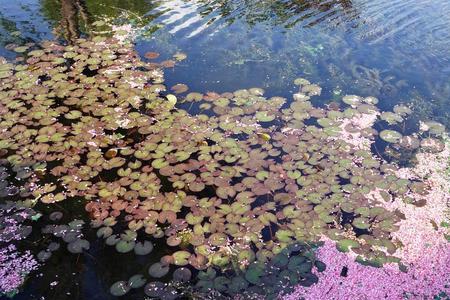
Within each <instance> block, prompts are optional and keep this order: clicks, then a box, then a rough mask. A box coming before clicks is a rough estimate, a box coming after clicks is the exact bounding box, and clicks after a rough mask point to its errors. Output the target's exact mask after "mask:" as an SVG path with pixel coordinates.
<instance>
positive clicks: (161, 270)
mask: <svg viewBox="0 0 450 300" xmlns="http://www.w3.org/2000/svg"><path fill="white" fill-rule="evenodd" d="M167 273H169V266H168V265H163V264H162V263H160V262H157V263H154V264H153V265H151V266H150V268H149V269H148V274H150V276H152V277H154V278H161V277H164V276H166V274H167Z"/></svg>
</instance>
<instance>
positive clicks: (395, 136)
mask: <svg viewBox="0 0 450 300" xmlns="http://www.w3.org/2000/svg"><path fill="white" fill-rule="evenodd" d="M380 138H381V139H382V140H384V141H386V142H388V143H397V142H398V141H399V140H400V139H401V138H402V135H401V133H399V132H397V131H394V130H383V131H381V132H380Z"/></svg>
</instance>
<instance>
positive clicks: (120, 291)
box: [109, 281, 130, 297]
mask: <svg viewBox="0 0 450 300" xmlns="http://www.w3.org/2000/svg"><path fill="white" fill-rule="evenodd" d="M129 291H130V286H129V285H128V284H127V282H125V281H117V282H115V283H114V284H113V285H111V287H110V288H109V292H110V293H111V295H113V296H115V297H121V296H123V295H125V294H126V293H128V292H129Z"/></svg>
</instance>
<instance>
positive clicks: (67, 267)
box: [0, 0, 450, 300]
mask: <svg viewBox="0 0 450 300" xmlns="http://www.w3.org/2000/svg"><path fill="white" fill-rule="evenodd" d="M105 19H107V20H110V21H111V20H113V21H116V22H118V23H123V24H126V23H131V24H133V27H135V28H138V29H139V35H138V36H137V38H136V40H135V42H136V45H135V47H136V50H137V51H138V53H139V54H141V55H142V56H143V57H144V55H145V53H147V52H149V51H154V52H158V53H159V54H160V56H159V57H158V61H162V60H168V59H171V58H172V57H173V55H174V54H176V53H180V52H181V53H184V54H186V56H187V58H186V59H184V60H182V61H180V62H179V63H177V64H176V66H175V67H174V68H166V69H165V70H164V78H165V84H166V86H168V87H171V86H173V85H175V84H178V83H183V84H186V85H187V86H188V87H189V90H190V91H198V92H201V93H206V92H217V93H224V92H229V91H231V92H232V91H235V90H239V89H247V88H252V87H260V88H263V89H264V90H265V96H267V97H271V96H282V97H286V98H287V99H288V103H290V102H291V101H292V99H291V98H292V94H293V93H295V92H296V91H297V89H298V86H297V85H294V80H295V79H296V78H299V77H302V78H306V79H308V80H309V81H311V82H313V83H317V84H318V85H320V87H322V93H321V95H320V96H319V97H316V98H314V100H313V104H314V105H316V106H321V107H323V106H324V105H325V104H329V103H331V102H340V99H341V98H342V96H343V95H346V94H355V95H361V96H362V97H368V96H374V97H377V98H378V99H379V101H380V103H379V104H378V107H379V108H380V109H382V110H391V109H392V108H393V107H394V106H395V105H398V104H406V105H407V106H408V107H410V108H411V109H412V113H413V116H414V118H416V119H421V120H435V121H439V122H441V123H443V124H445V125H446V126H447V128H448V126H449V125H450V118H449V116H450V80H449V78H450V31H449V30H448V29H449V28H450V1H448V0H393V1H388V0H353V1H352V0H309V1H308V0H297V1H281V0H275V1H272V0H270V1H269V0H248V1H242V0H230V1H227V0H193V1H183V0H167V1H149V0H148V1H145V0H129V1H120V0H104V1H101V0H77V1H69V0H23V1H7V0H0V56H4V57H6V58H8V59H14V57H15V56H16V53H15V52H14V51H12V50H11V48H10V47H8V46H7V45H8V44H11V43H15V44H23V43H26V42H40V41H42V40H46V39H54V38H57V39H60V40H61V41H63V42H64V41H65V40H71V39H75V38H77V37H79V36H87V35H89V33H90V32H91V31H92V28H93V26H92V24H93V23H94V22H95V21H98V20H105ZM143 59H144V58H143ZM144 60H145V59H144ZM187 107H188V106H187ZM194 110H198V108H197V106H194ZM0 120H1V116H0ZM381 146H382V147H384V145H383V144H381ZM278 159H279V158H278ZM84 206H85V204H84V202H83V201H82V199H78V200H77V201H74V202H72V203H70V204H67V203H65V204H64V205H63V204H61V207H60V209H61V210H62V211H64V218H63V219H62V220H61V224H66V223H68V222H70V221H71V220H73V219H83V220H85V221H86V222H87V221H88V220H89V218H88V216H86V214H85V213H84ZM43 209H44V208H43ZM49 211H50V210H49ZM347 217H349V218H351V219H353V216H347ZM38 222H42V224H40V225H39V226H41V225H42V226H43V224H44V223H43V222H44V221H42V220H39V221H38ZM85 227H86V228H87V227H88V226H87V225H85ZM95 234H96V233H95V231H92V230H91V231H89V230H87V229H86V231H85V235H86V236H87V237H89V238H86V239H88V240H91V241H92V240H96V239H95ZM266 234H267V233H266ZM359 234H361V233H359ZM33 235H34V236H33V240H34V241H40V237H39V233H33ZM36 243H37V242H36ZM30 247H33V245H30ZM169 252H170V249H167V248H166V247H162V246H161V247H157V246H155V250H154V251H153V252H152V253H151V255H150V256H148V255H147V256H145V257H142V258H136V257H135V256H134V255H133V254H118V253H117V252H116V251H115V250H114V249H111V248H108V247H105V246H104V243H103V241H98V240H97V241H96V242H93V243H91V245H90V249H89V251H88V252H86V253H85V254H84V255H70V254H68V253H67V251H62V252H55V254H54V255H53V256H52V258H51V260H49V261H48V262H47V263H46V265H45V266H44V267H43V268H42V269H40V270H39V271H38V275H37V278H36V279H33V280H30V281H28V282H27V284H26V286H25V288H24V290H22V291H21V293H19V294H18V295H16V296H15V297H14V299H18V300H19V299H20V300H22V299H24V300H25V299H27V300H28V299H49V300H50V299H55V300H56V299H58V300H60V299H61V300H62V299H92V300H94V299H116V297H113V296H112V295H111V294H110V293H109V288H110V286H111V284H112V283H114V282H116V281H118V280H126V279H127V278H129V277H130V276H131V275H133V274H137V273H146V272H147V269H148V267H149V266H150V265H152V264H153V263H155V262H157V261H159V259H160V257H161V256H163V255H165V254H168V253H169ZM163 279H165V280H168V278H167V277H165V278H163ZM0 297H1V296H0ZM144 297H145V295H144V294H143V292H142V289H141V290H133V291H132V292H131V293H129V294H127V296H126V297H124V299H144ZM212 299H214V297H213V298H212Z"/></svg>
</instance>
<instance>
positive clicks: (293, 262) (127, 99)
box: [0, 32, 445, 295]
mask: <svg viewBox="0 0 450 300" xmlns="http://www.w3.org/2000/svg"><path fill="white" fill-rule="evenodd" d="M126 35H127V32H125V33H121V36H120V37H119V38H118V39H117V38H115V37H108V38H106V37H99V36H98V37H94V38H93V39H77V40H75V41H74V44H73V45H60V44H58V43H56V42H44V43H42V44H41V45H31V44H29V45H26V46H21V47H20V48H18V49H16V52H17V53H18V55H20V56H21V58H19V59H18V61H19V63H17V64H11V63H8V62H7V61H5V60H1V65H0V72H1V73H0V74H1V75H2V76H0V77H2V78H1V81H0V83H1V85H0V112H1V113H2V116H3V119H2V121H1V122H0V159H2V162H4V165H5V166H6V169H5V171H4V173H5V174H7V176H8V177H11V178H12V177H16V178H20V179H21V180H22V182H24V184H23V185H22V186H21V187H20V188H16V189H12V188H11V186H12V185H10V184H9V183H6V184H4V183H2V184H3V186H2V187H1V189H0V190H1V191H5V190H7V189H9V190H8V191H9V192H8V193H4V194H3V195H5V196H8V197H12V196H18V197H19V196H20V197H21V198H23V203H25V204H26V205H29V206H33V205H35V203H36V201H39V202H40V204H38V205H43V206H44V205H48V206H51V205H52V204H56V203H58V202H61V201H83V202H82V203H83V204H84V206H85V210H86V212H87V213H88V214H89V217H90V218H91V219H92V222H91V226H92V227H94V228H97V237H99V238H102V239H104V241H105V243H106V244H107V245H109V246H111V247H114V248H115V249H116V251H117V252H118V253H130V252H132V251H134V253H135V254H137V255H147V254H149V253H151V252H152V250H153V247H154V244H157V243H158V244H165V245H164V247H165V249H167V252H168V254H167V255H165V256H163V257H161V259H160V261H159V262H155V263H153V264H152V265H151V266H150V267H149V269H148V273H149V275H150V277H152V278H153V280H156V279H159V278H164V277H165V276H170V277H171V278H172V279H175V280H176V281H186V280H188V277H191V276H188V274H189V272H190V274H191V275H192V274H194V273H195V274H197V273H198V274H199V275H198V276H197V277H198V278H196V279H197V282H198V287H199V288H200V289H203V290H205V291H208V290H209V289H216V290H218V291H221V292H225V293H230V294H233V293H240V292H242V291H243V290H244V286H245V287H246V286H247V285H248V286H249V288H248V289H247V288H245V289H246V290H249V291H253V290H254V291H255V292H257V291H260V292H261V291H262V292H264V293H267V294H273V295H276V293H278V292H279V290H280V287H281V286H284V284H287V282H289V283H290V284H296V283H301V284H303V285H305V286H309V285H311V284H313V283H315V282H316V281H317V276H316V275H315V273H314V268H313V266H314V265H315V263H316V260H315V259H314V258H313V257H312V256H311V255H312V254H308V255H306V254H305V255H299V253H296V254H295V255H292V256H289V255H285V254H283V253H285V252H286V251H290V250H289V249H290V248H289V247H292V245H298V244H299V243H300V245H301V244H302V243H303V244H305V243H306V244H314V243H315V242H318V241H319V240H320V239H321V238H322V237H323V236H326V237H327V238H329V239H331V240H334V241H336V247H337V249H338V250H340V251H343V252H351V253H354V254H356V255H357V256H358V260H359V261H361V262H363V263H365V264H369V265H371V266H376V267H381V266H383V265H384V264H386V263H397V264H399V265H401V259H402V257H399V256H396V255H395V254H396V253H397V250H398V249H399V248H401V246H402V244H401V242H400V240H401V239H400V237H399V236H397V235H396V234H395V232H396V231H398V230H399V228H400V224H401V221H402V220H403V219H404V218H405V216H404V214H402V213H400V212H399V210H397V209H390V206H389V205H388V204H389V203H390V202H393V201H394V202H396V203H397V202H398V203H406V204H407V205H411V206H413V207H420V206H422V204H423V203H422V202H420V201H415V200H416V199H414V198H413V199H411V197H410V194H411V193H418V194H420V195H425V194H426V193H428V187H427V185H426V184H425V183H424V179H423V178H404V177H402V176H400V175H399V174H398V173H397V171H398V166H397V165H396V164H395V163H394V162H389V161H387V160H386V159H384V158H383V157H382V156H381V155H380V154H379V153H378V152H377V151H378V150H377V149H378V147H386V145H393V146H395V147H399V149H401V148H407V149H408V150H409V151H413V152H414V151H416V152H417V151H424V152H425V153H439V152H441V151H442V150H443V146H442V145H443V142H442V141H441V137H440V135H441V134H442V132H443V131H444V130H445V128H444V127H443V126H442V125H440V124H435V123H428V125H427V128H428V129H427V131H426V132H423V133H420V132H419V133H413V132H409V131H408V130H404V129H403V127H402V126H398V125H397V124H396V122H394V121H395V120H399V119H402V120H403V119H406V118H407V117H408V115H409V114H410V110H409V109H408V107H406V106H398V107H396V108H394V111H393V112H392V113H391V114H390V115H388V116H387V117H386V114H384V115H383V113H382V112H380V111H379V109H378V108H377V107H376V106H375V105H376V104H377V102H378V100H377V99H376V98H374V97H360V96H356V95H346V96H344V97H343V98H342V101H343V103H344V105H345V106H344V107H342V108H341V107H340V106H339V105H338V104H335V105H329V106H326V107H315V106H313V104H312V102H311V101H310V100H311V98H312V97H314V96H317V95H320V94H321V91H322V89H321V87H320V86H318V85H316V84H312V83H310V82H309V81H308V80H306V79H303V78H299V79H297V80H296V81H295V82H294V83H295V84H296V85H297V86H298V89H299V90H298V92H297V93H295V94H294V95H293V100H289V101H287V99H285V98H282V97H271V98H269V99H267V98H265V97H264V90H263V89H260V88H251V89H243V90H237V91H235V92H233V93H222V94H218V93H215V92H208V93H206V94H201V93H197V92H191V93H189V94H187V95H186V92H187V87H186V86H183V85H181V84H180V85H177V86H176V87H174V88H173V89H172V90H173V92H174V93H176V94H177V96H175V95H173V94H167V93H166V90H167V89H166V87H165V86H164V84H163V82H164V78H163V72H162V69H161V67H164V66H166V67H167V66H169V65H170V66H173V63H174V62H171V63H170V64H169V63H168V62H167V61H166V62H162V63H157V62H154V61H153V59H154V58H156V55H155V54H152V55H148V58H147V59H151V60H152V61H151V62H147V61H143V60H142V59H141V58H140V57H139V56H138V55H137V53H136V52H135V51H134V50H133V49H132V47H131V44H129V43H128V41H127V39H126ZM185 58H186V56H185V55H184V54H183V53H177V54H176V55H175V57H174V59H175V60H176V61H180V60H182V59H185ZM190 111H194V113H190ZM383 116H384V117H383ZM384 121H386V122H385V123H383V122H384ZM376 126H380V127H382V129H381V130H376V129H375V127H376ZM389 147H390V146H389ZM11 189H12V191H13V192H11ZM374 193H376V194H377V195H379V196H380V197H374ZM52 218H56V219H60V218H61V216H60V215H58V214H53V215H52ZM82 227H83V221H81V220H73V221H72V222H70V223H69V224H67V225H52V226H47V227H45V228H44V232H45V233H52V234H53V235H55V236H57V237H61V238H63V240H64V241H65V242H67V243H68V245H67V249H68V250H69V251H70V252H72V253H81V252H83V251H85V250H87V249H89V245H90V243H89V241H87V240H86V239H84V238H83V236H82V234H81V228H82ZM52 249H53V250H52ZM56 250H57V246H56V245H55V244H52V246H51V247H50V245H48V248H47V249H46V250H44V251H43V252H41V253H40V255H39V258H40V259H41V260H42V261H44V260H46V259H49V257H50V256H49V254H50V253H51V252H52V251H56ZM294 252H295V251H294ZM280 257H282V258H280ZM279 260H282V262H283V263H281V262H280V261H279ZM277 264H278V265H277ZM172 266H176V271H175V272H171V270H173V267H172ZM315 268H316V269H318V270H323V269H324V266H323V264H321V263H318V265H315ZM277 272H280V273H279V274H277ZM211 274H217V276H216V275H214V276H212V275H211ZM227 274H228V275H227ZM230 274H231V275H230ZM202 276H204V278H202ZM210 277H211V278H210ZM205 278H209V279H212V278H213V279H214V280H213V281H211V280H210V281H207V280H205ZM141 279H142V277H136V278H133V280H131V279H130V280H128V281H118V282H116V283H114V284H113V285H112V286H111V293H112V294H114V295H122V294H124V293H126V292H128V291H129V290H130V289H132V288H134V287H136V288H137V287H139V286H142V285H144V283H143V282H144V280H143V279H142V280H141ZM274 280H276V282H277V284H275V285H274V284H273V283H274ZM211 282H213V284H212V285H211ZM149 285H151V286H150V287H149ZM159 285H160V284H159V283H155V281H151V282H150V283H148V284H147V286H146V288H145V290H146V291H147V290H150V291H153V290H155V289H157V290H158V289H159ZM252 286H253V288H252ZM272 286H273V287H272ZM275 286H277V287H278V289H275ZM271 288H273V289H271ZM175 291H176V289H173V288H170V290H169V291H167V290H165V293H166V292H168V293H171V294H175Z"/></svg>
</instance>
